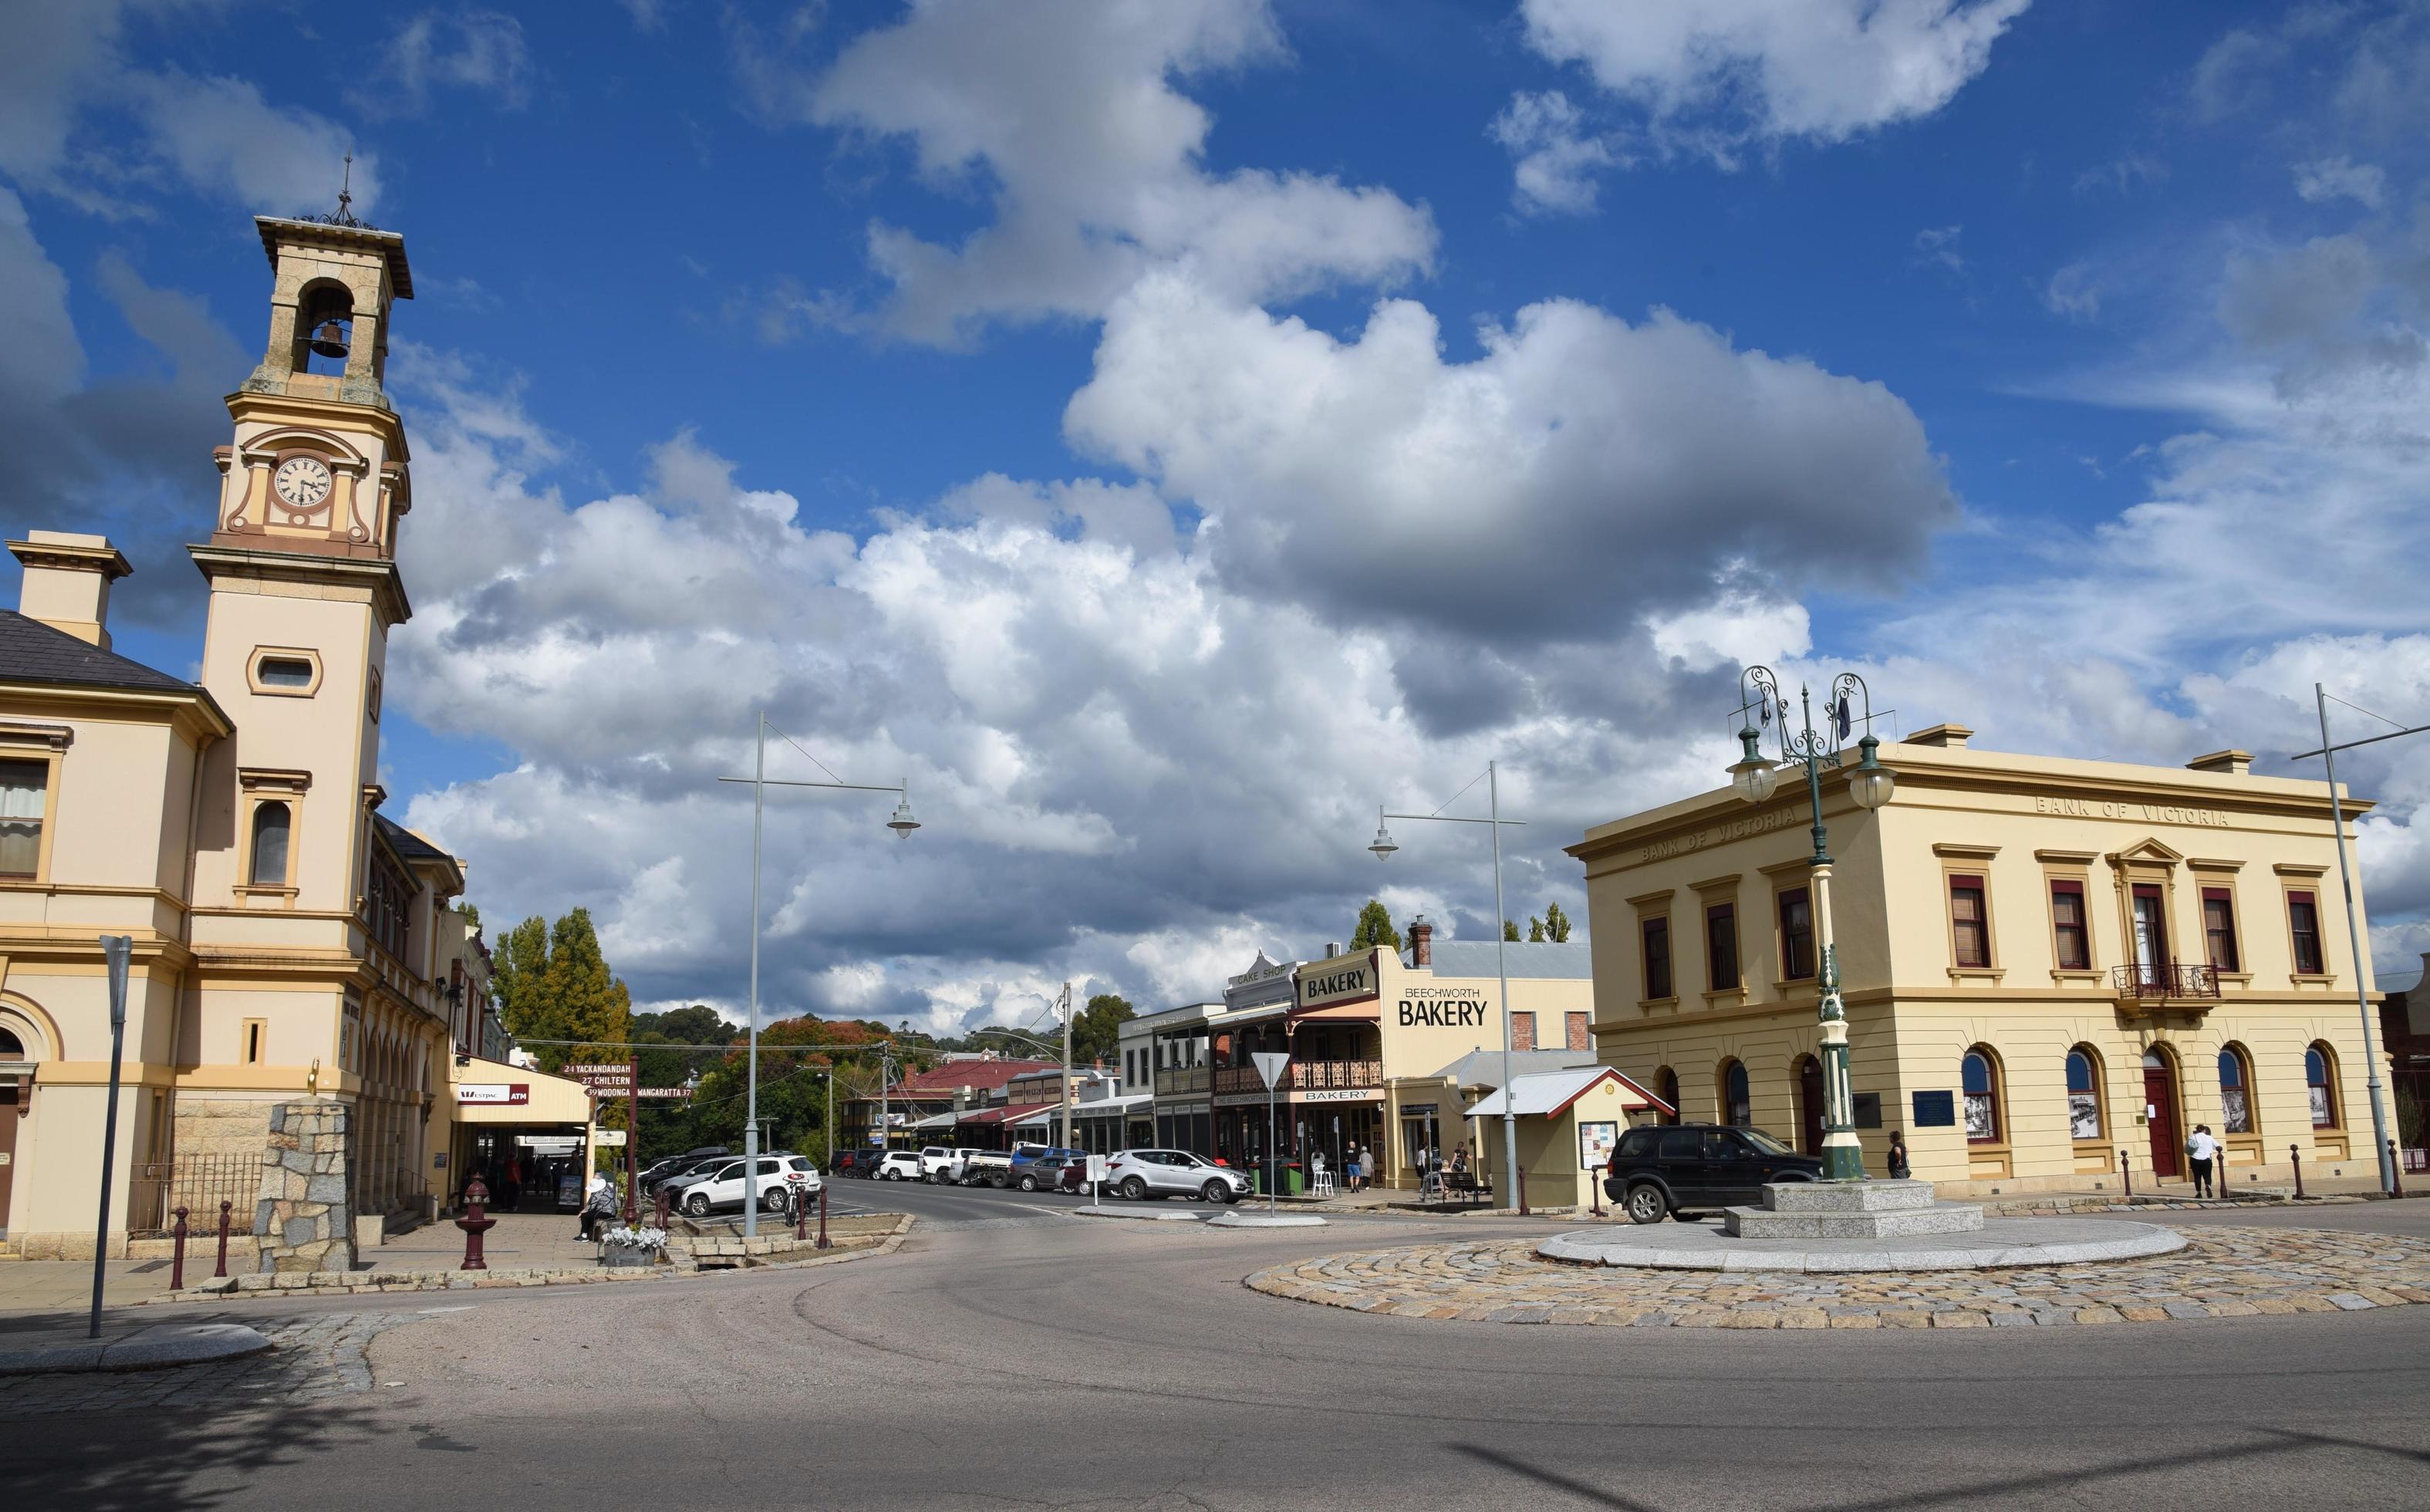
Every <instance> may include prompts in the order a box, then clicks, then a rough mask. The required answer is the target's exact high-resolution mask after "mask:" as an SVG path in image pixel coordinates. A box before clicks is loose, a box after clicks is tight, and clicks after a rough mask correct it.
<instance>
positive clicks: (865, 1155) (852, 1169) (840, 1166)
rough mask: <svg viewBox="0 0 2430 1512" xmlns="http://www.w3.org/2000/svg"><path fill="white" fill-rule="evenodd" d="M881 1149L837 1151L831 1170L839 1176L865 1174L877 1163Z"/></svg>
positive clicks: (881, 1153) (882, 1152)
mask: <svg viewBox="0 0 2430 1512" xmlns="http://www.w3.org/2000/svg"><path fill="white" fill-rule="evenodd" d="M885 1153H886V1152H885V1151H883V1150H843V1151H840V1152H838V1153H837V1155H836V1157H835V1161H834V1164H833V1166H832V1168H831V1169H832V1170H833V1171H834V1173H835V1174H836V1175H839V1176H866V1175H868V1174H869V1172H870V1170H871V1168H872V1167H874V1166H875V1165H876V1164H877V1157H878V1156H879V1155H884V1154H885Z"/></svg>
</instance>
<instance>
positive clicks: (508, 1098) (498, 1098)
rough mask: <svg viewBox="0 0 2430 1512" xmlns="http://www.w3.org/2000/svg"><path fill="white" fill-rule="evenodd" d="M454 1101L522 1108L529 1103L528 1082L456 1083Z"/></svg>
mask: <svg viewBox="0 0 2430 1512" xmlns="http://www.w3.org/2000/svg"><path fill="white" fill-rule="evenodd" d="M456 1101H457V1102H458V1103H472V1104H477V1105H483V1106H491V1107H522V1106H523V1105H525V1104H527V1103H529V1102H530V1101H531V1084H530V1083H529V1082H458V1083H457V1084H456Z"/></svg>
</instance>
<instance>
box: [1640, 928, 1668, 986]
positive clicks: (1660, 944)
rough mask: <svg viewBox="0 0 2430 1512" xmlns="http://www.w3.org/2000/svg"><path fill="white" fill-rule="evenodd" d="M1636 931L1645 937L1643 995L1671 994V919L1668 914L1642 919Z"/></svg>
mask: <svg viewBox="0 0 2430 1512" xmlns="http://www.w3.org/2000/svg"><path fill="white" fill-rule="evenodd" d="M1637 927H1638V933H1639V934H1640V935H1642V936H1643V937H1644V939H1645V995H1646V996H1647V997H1649V998H1667V997H1669V996H1671V920H1670V917H1669V916H1668V915H1664V916H1662V917H1660V918H1655V919H1646V920H1642V921H1640V922H1639V924H1638V926H1637Z"/></svg>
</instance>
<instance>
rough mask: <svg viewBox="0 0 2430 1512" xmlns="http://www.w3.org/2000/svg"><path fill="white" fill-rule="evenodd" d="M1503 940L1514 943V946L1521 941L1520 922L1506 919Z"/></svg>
mask: <svg viewBox="0 0 2430 1512" xmlns="http://www.w3.org/2000/svg"><path fill="white" fill-rule="evenodd" d="M1502 938H1503V939H1506V940H1509V941H1510V942H1511V943H1513V944H1516V943H1518V940H1519V921H1518V920H1516V919H1505V920H1504V921H1502Z"/></svg>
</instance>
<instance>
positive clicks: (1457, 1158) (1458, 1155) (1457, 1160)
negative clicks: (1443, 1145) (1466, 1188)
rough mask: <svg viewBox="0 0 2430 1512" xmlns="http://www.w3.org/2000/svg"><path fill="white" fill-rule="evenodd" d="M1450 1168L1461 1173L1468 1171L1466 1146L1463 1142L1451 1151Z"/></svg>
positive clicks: (1464, 1173)
mask: <svg viewBox="0 0 2430 1512" xmlns="http://www.w3.org/2000/svg"><path fill="white" fill-rule="evenodd" d="M1451 1169H1452V1170H1454V1171H1457V1172H1459V1173H1460V1174H1461V1175H1466V1174H1467V1173H1468V1146H1467V1145H1465V1144H1463V1145H1461V1146H1460V1147H1459V1148H1458V1149H1456V1150H1454V1151H1453V1152H1452V1153H1451Z"/></svg>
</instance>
